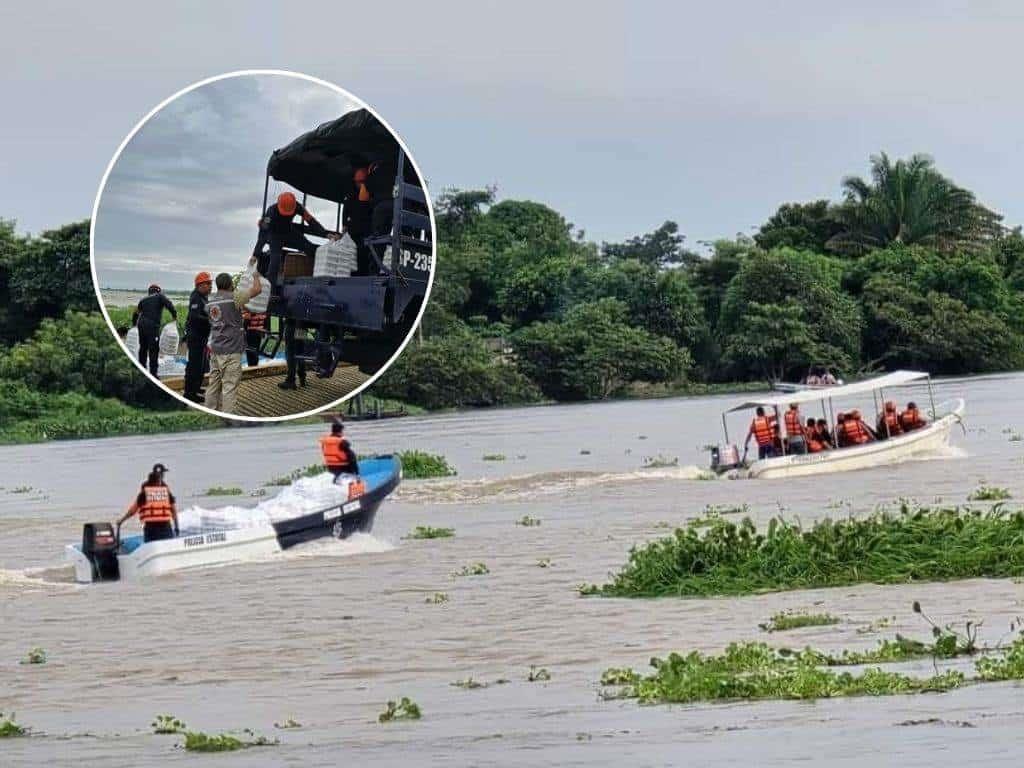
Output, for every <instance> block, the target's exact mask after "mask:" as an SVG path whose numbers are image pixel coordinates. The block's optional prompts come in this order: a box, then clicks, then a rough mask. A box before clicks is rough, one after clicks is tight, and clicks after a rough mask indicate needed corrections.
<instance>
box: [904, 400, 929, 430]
mask: <svg viewBox="0 0 1024 768" xmlns="http://www.w3.org/2000/svg"><path fill="white" fill-rule="evenodd" d="M900 426H901V427H902V428H903V431H904V432H910V431H912V430H915V429H920V428H921V427H926V426H928V422H927V421H925V420H924V418H923V417H922V416H921V412H920V411H918V410H917V403H915V402H913V401H911V402H909V403H907V410H905V411H903V413H901V414H900Z"/></svg>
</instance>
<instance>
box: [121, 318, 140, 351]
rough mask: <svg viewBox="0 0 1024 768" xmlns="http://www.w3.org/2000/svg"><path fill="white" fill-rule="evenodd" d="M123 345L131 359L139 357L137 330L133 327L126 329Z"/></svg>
mask: <svg viewBox="0 0 1024 768" xmlns="http://www.w3.org/2000/svg"><path fill="white" fill-rule="evenodd" d="M124 345H125V346H126V347H128V351H129V352H131V353H132V357H138V356H139V329H138V328H136V327H135V326H134V325H133V326H132V327H131V328H129V329H128V335H127V336H125V337H124Z"/></svg>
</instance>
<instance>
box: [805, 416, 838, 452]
mask: <svg viewBox="0 0 1024 768" xmlns="http://www.w3.org/2000/svg"><path fill="white" fill-rule="evenodd" d="M808 422H810V419H808ZM814 437H815V439H816V440H818V442H820V443H823V444H824V445H825V448H826V449H828V448H835V447H836V441H835V438H834V437H833V436H832V433H831V432H829V431H828V422H827V421H825V420H824V419H818V421H817V423H816V424H815V425H814Z"/></svg>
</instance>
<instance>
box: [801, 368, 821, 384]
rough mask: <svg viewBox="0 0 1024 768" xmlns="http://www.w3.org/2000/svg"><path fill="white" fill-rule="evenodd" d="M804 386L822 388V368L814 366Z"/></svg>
mask: <svg viewBox="0 0 1024 768" xmlns="http://www.w3.org/2000/svg"><path fill="white" fill-rule="evenodd" d="M804 384H806V385H807V386H808V387H820V386H821V368H819V367H817V366H814V367H813V368H811V371H810V373H808V374H807V377H806V378H805V379H804Z"/></svg>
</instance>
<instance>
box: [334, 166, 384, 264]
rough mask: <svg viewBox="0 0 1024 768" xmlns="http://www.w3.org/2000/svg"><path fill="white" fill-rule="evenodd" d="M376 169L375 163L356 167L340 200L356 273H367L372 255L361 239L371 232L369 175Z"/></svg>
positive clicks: (371, 210)
mask: <svg viewBox="0 0 1024 768" xmlns="http://www.w3.org/2000/svg"><path fill="white" fill-rule="evenodd" d="M376 170H377V164H376V163H369V164H367V165H364V166H362V167H359V168H356V169H355V171H354V172H353V174H352V187H351V188H350V189H349V191H348V193H347V194H346V195H345V197H344V199H343V200H342V221H343V223H344V225H345V231H346V232H347V233H348V235H349V237H351V238H352V242H354V243H355V244H356V271H355V273H354V274H356V275H369V274H372V272H373V270H372V269H371V268H370V265H371V264H372V263H373V257H372V256H371V255H370V246H368V245H366V244H365V243H364V242H363V241H364V240H365V239H366V238H367V237H368V236H369V235H370V234H372V232H373V197H372V193H371V191H370V188H371V178H370V177H371V176H372V175H374V171H376Z"/></svg>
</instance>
